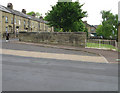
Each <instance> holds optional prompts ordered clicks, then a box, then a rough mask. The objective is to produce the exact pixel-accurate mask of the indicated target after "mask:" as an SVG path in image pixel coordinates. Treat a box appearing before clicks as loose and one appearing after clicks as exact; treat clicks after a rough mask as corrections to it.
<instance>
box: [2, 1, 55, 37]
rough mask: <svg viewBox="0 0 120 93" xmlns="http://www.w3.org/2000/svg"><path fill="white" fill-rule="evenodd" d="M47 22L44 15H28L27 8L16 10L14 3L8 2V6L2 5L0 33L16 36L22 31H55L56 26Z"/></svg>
mask: <svg viewBox="0 0 120 93" xmlns="http://www.w3.org/2000/svg"><path fill="white" fill-rule="evenodd" d="M46 23H47V21H44V20H43V19H42V17H40V18H36V17H35V15H32V16H30V15H27V14H26V10H25V9H22V12H19V11H16V10H14V9H13V5H12V3H8V5H7V7H5V6H2V5H0V34H2V35H3V36H4V34H5V33H10V34H11V33H12V34H13V35H14V36H15V37H16V36H17V34H18V33H19V32H20V31H28V32H29V31H30V32H37V31H41V32H45V31H47V32H53V31H54V28H53V27H50V26H48V25H46Z"/></svg>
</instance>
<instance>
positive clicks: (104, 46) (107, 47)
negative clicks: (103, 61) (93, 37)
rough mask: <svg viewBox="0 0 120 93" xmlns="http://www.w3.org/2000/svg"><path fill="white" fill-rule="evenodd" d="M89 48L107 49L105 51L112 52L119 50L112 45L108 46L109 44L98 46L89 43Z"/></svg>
mask: <svg viewBox="0 0 120 93" xmlns="http://www.w3.org/2000/svg"><path fill="white" fill-rule="evenodd" d="M87 47H90V48H105V49H110V50H113V49H114V50H116V51H117V50H118V49H117V48H115V47H114V46H112V45H107V44H97V43H87Z"/></svg>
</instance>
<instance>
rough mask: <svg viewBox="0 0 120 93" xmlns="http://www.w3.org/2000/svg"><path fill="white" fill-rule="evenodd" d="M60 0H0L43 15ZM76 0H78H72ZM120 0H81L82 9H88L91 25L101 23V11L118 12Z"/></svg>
mask: <svg viewBox="0 0 120 93" xmlns="http://www.w3.org/2000/svg"><path fill="white" fill-rule="evenodd" d="M57 1H58V0H0V4H1V5H3V6H7V3H12V4H13V8H14V9H15V10H18V11H21V10H22V9H26V10H27V12H30V11H35V12H40V13H41V14H42V15H43V16H45V13H46V12H47V11H48V10H51V5H55V4H56V2H57ZM72 1H76V0H72ZM119 1H120V0H79V2H80V4H84V6H83V7H82V9H83V10H84V11H87V13H88V17H87V18H84V19H83V20H84V21H87V22H88V23H89V24H91V25H99V24H100V23H101V21H102V18H101V14H100V11H101V10H111V12H112V13H113V14H118V2H119Z"/></svg>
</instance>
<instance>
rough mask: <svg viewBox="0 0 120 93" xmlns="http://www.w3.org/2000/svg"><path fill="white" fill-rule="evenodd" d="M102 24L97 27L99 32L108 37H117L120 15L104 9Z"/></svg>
mask: <svg viewBox="0 0 120 93" xmlns="http://www.w3.org/2000/svg"><path fill="white" fill-rule="evenodd" d="M101 14H102V19H103V21H102V25H100V26H99V27H98V28H97V34H98V35H102V36H103V37H104V38H107V39H110V38H112V39H115V38H116V37H117V24H118V15H113V14H112V13H111V11H102V12H101Z"/></svg>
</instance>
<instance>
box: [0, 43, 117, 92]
mask: <svg viewBox="0 0 120 93" xmlns="http://www.w3.org/2000/svg"><path fill="white" fill-rule="evenodd" d="M2 48H3V49H8V50H16V51H18V50H19V51H29V52H30V53H31V51H34V52H42V53H54V54H67V55H79V56H90V57H96V58H97V57H98V55H95V54H90V53H86V52H82V51H71V50H63V49H54V48H45V47H40V46H34V45H31V46H30V45H26V44H14V43H5V42H3V43H2ZM16 53H17V52H16ZM28 55H29V53H28ZM51 56H52V55H51ZM2 88H3V91H117V90H118V65H117V64H110V63H96V62H92V61H90V62H84V61H74V60H67V59H66V60H64V59H63V58H61V59H59V60H58V59H56V58H54V57H53V59H52V58H36V57H31V56H30V57H24V56H16V55H14V54H11V55H10V54H9V55H8V54H3V55H2Z"/></svg>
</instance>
